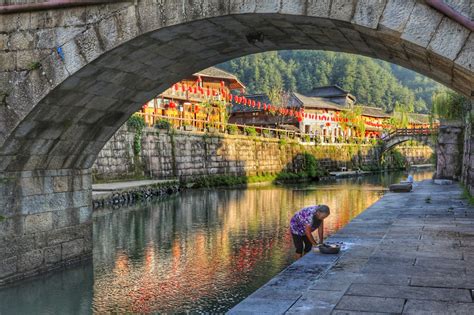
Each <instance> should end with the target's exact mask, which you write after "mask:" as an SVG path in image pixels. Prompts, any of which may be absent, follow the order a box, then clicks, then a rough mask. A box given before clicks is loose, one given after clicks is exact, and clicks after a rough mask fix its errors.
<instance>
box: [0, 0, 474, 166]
mask: <svg viewBox="0 0 474 315" xmlns="http://www.w3.org/2000/svg"><path fill="white" fill-rule="evenodd" d="M278 3H279V1H278ZM124 10H125V11H124V12H125V14H129V13H128V12H129V11H130V10H132V9H130V8H126V9H124ZM133 10H138V11H139V8H135V9H133ZM385 10H388V9H387V7H386V8H385ZM412 10H413V8H412ZM135 13H136V12H135ZM138 13H140V12H138ZM138 13H137V14H136V15H135V16H141V13H140V14H138ZM343 13H344V12H340V14H343ZM121 14H123V12H122V13H121ZM351 14H355V15H357V11H356V12H355V13H354V12H352V13H351ZM394 14H395V13H394ZM431 14H433V13H431ZM155 18H156V16H153V15H151V16H150V17H149V19H150V20H149V21H148V20H146V19H145V18H143V17H142V20H140V21H138V22H137V24H136V25H135V26H133V25H132V26H129V33H128V34H129V37H130V39H127V40H124V39H123V38H122V39H120V40H121V41H122V42H123V43H122V42H120V40H117V42H112V38H113V36H117V32H119V31H117V29H118V28H117V27H116V26H115V28H114V27H113V25H112V24H111V25H110V26H107V25H106V24H105V25H102V24H100V22H98V24H97V25H95V26H94V27H91V28H90V29H88V30H86V31H85V32H84V33H81V34H79V35H78V36H77V37H76V38H74V39H73V40H72V41H71V42H70V43H67V44H65V45H64V46H63V50H64V53H65V56H64V60H61V59H60V58H59V57H58V56H57V53H56V52H53V53H52V54H51V56H50V57H49V58H48V59H47V60H45V61H44V62H43V64H44V67H43V68H42V69H39V70H32V71H30V72H29V73H28V76H27V77H26V78H25V80H24V83H21V84H20V86H19V87H16V88H15V89H14V91H13V93H12V95H11V96H10V98H11V100H14V101H15V102H17V103H18V104H19V105H18V106H19V107H21V110H18V111H17V112H15V114H16V116H17V117H18V119H17V121H13V120H12V121H10V122H9V123H8V122H7V123H6V125H5V126H3V129H2V128H0V131H2V130H3V131H4V132H3V133H1V134H0V146H1V148H0V158H1V159H0V172H1V171H3V172H9V171H25V170H48V169H87V168H90V167H91V166H92V164H93V162H94V161H95V159H96V156H97V154H98V153H99V151H100V150H101V149H102V147H103V146H104V145H105V143H106V141H107V140H108V139H109V138H110V137H111V136H112V135H113V134H114V133H115V132H116V130H117V129H118V128H119V127H120V126H121V125H122V124H123V123H124V122H125V121H126V120H127V119H128V117H129V116H130V115H131V114H132V113H134V112H135V111H137V110H138V109H139V108H140V107H141V106H142V104H144V103H145V102H146V101H148V100H149V99H151V98H153V97H155V96H156V95H158V94H160V93H161V92H163V91H164V90H165V89H167V88H168V87H169V86H171V85H172V84H173V83H175V82H177V81H179V80H181V79H182V78H184V77H187V76H189V75H191V74H192V73H195V72H197V71H199V70H201V69H204V68H207V67H209V66H213V65H215V64H219V63H222V62H225V61H227V60H230V59H233V58H237V57H240V56H244V55H248V54H253V53H259V52H265V51H271V50H281V49H286V50H288V49H313V50H331V51H338V52H347V53H356V54H361V55H365V56H369V57H374V58H379V59H382V60H385V61H389V62H392V63H395V64H398V65H401V66H403V67H406V68H409V69H412V70H414V71H417V72H419V73H421V74H424V75H426V76H428V77H430V78H433V79H435V80H437V81H438V82H440V83H442V84H444V85H446V86H448V87H451V88H453V89H455V90H457V91H459V92H461V93H464V94H465V95H469V96H470V95H471V93H472V90H473V88H472V87H473V86H474V79H473V75H472V72H471V70H468V66H466V63H467V62H468V61H466V60H467V59H469V58H470V56H472V47H474V45H473V35H472V33H471V32H469V31H468V30H467V29H465V28H462V27H460V26H458V25H454V24H453V25H454V26H453V25H451V24H452V23H454V22H452V21H451V20H449V19H448V18H447V17H444V16H442V15H441V14H439V13H437V14H436V15H433V16H431V17H430V18H431V19H435V20H436V21H437V22H436V23H437V26H436V27H437V28H438V29H439V28H440V27H443V23H444V24H446V25H447V26H446V27H448V28H449V27H451V28H452V27H455V28H456V27H458V28H460V30H461V31H460V34H461V35H459V34H458V35H453V36H463V38H464V40H465V44H463V45H462V47H458V48H453V47H451V50H452V51H451V50H448V49H447V48H445V46H446V45H450V42H449V38H448V39H446V38H445V37H443V38H441V37H440V38H437V33H435V32H432V33H431V34H429V35H425V34H423V31H421V30H417V29H412V30H410V29H409V30H407V28H408V27H410V20H409V18H408V17H407V18H406V19H407V20H408V22H407V21H405V24H403V27H402V26H401V25H398V23H399V21H398V20H400V19H401V18H400V17H398V20H397V18H396V17H384V16H379V19H377V21H378V24H377V23H376V24H375V26H374V25H373V23H372V22H371V20H370V19H369V20H367V19H366V20H364V19H361V20H362V22H363V23H359V24H364V25H366V26H361V25H358V24H357V23H356V22H354V21H355V19H356V16H353V17H352V19H349V21H344V20H343V19H344V18H343V17H340V18H339V19H337V18H321V17H315V16H311V17H309V16H302V15H296V14H282V13H249V14H227V15H225V16H218V17H213V18H205V19H200V20H196V21H193V22H186V23H181V24H178V25H174V26H168V27H162V26H160V27H157V26H156V25H155V24H153V23H154V22H153V21H152V20H151V19H155ZM384 19H385V25H383V21H384ZM105 22H107V21H105ZM105 22H104V23H105ZM111 23H112V22H111ZM113 23H118V22H117V17H115V19H114V22H113ZM146 23H149V24H150V25H148V24H146ZM170 23H171V22H170ZM430 23H431V22H430ZM411 27H415V26H411ZM426 28H427V32H429V28H430V26H429V25H428V26H426ZM123 29H124V28H123V26H122V27H121V28H120V30H121V31H123ZM130 32H132V33H131V34H132V35H130ZM254 32H260V33H262V34H264V42H263V43H260V42H257V43H256V44H250V43H249V42H248V41H247V39H246V35H247V34H249V33H254ZM114 34H115V35H114ZM440 36H441V35H440ZM415 42H418V44H416V43H415ZM117 43H120V44H117ZM419 43H422V45H424V47H423V46H420V45H419ZM456 43H457V42H456ZM453 45H455V44H454V43H453V44H452V45H451V46H453ZM456 45H458V44H456ZM466 45H467V46H466ZM469 45H470V46H469ZM466 47H467V51H466ZM470 47H471V48H470ZM453 49H454V50H453ZM453 51H455V53H454V55H453ZM58 69H62V70H58ZM56 83H57V84H56ZM53 85H54V86H53ZM31 90H34V91H36V93H32V92H31ZM22 93H24V94H27V95H33V96H31V97H29V98H28V97H25V98H24V99H22V98H21V95H22ZM22 102H29V105H27V104H26V103H25V104H22ZM28 106H30V107H31V108H27V107H28Z"/></svg>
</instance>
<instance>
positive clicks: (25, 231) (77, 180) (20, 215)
mask: <svg viewBox="0 0 474 315" xmlns="http://www.w3.org/2000/svg"><path fill="white" fill-rule="evenodd" d="M1 174H2V176H0V286H1V285H2V284H4V283H8V282H12V281H15V280H18V279H22V278H26V277H29V276H32V275H35V274H38V273H41V272H45V271H48V270H52V269H56V268H59V267H61V266H64V265H66V264H69V263H72V262H75V261H78V260H80V259H83V258H86V257H90V256H91V254H92V217H91V214H92V209H91V206H90V205H91V175H90V170H86V171H73V170H57V171H35V172H10V173H1Z"/></svg>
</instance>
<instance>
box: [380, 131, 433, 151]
mask: <svg viewBox="0 0 474 315" xmlns="http://www.w3.org/2000/svg"><path fill="white" fill-rule="evenodd" d="M437 133H438V130H437V128H422V129H396V130H395V131H393V132H392V133H390V134H388V135H387V136H385V137H384V138H382V139H381V140H382V143H381V153H382V154H383V153H385V152H387V151H389V150H391V149H393V148H394V147H396V146H397V145H399V144H402V143H405V142H407V141H410V140H416V141H418V142H420V143H422V144H424V145H427V146H429V147H430V148H431V149H432V150H433V152H434V151H435V148H436V140H435V139H433V136H435V135H436V134H437Z"/></svg>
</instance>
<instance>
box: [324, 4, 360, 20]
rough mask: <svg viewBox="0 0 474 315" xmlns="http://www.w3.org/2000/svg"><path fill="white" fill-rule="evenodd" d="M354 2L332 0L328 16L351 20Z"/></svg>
mask: <svg viewBox="0 0 474 315" xmlns="http://www.w3.org/2000/svg"><path fill="white" fill-rule="evenodd" d="M356 2H357V1H354V0H333V1H332V5H331V11H330V14H329V15H330V16H329V17H330V18H332V19H335V20H342V21H348V22H349V21H351V20H352V16H353V14H354V6H355V4H356Z"/></svg>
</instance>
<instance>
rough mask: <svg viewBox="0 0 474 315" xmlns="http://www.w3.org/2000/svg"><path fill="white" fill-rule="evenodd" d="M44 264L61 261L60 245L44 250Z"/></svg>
mask: <svg viewBox="0 0 474 315" xmlns="http://www.w3.org/2000/svg"><path fill="white" fill-rule="evenodd" d="M43 251H44V262H45V264H55V263H57V262H60V261H61V245H56V246H51V247H46V248H44V250H43Z"/></svg>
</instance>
